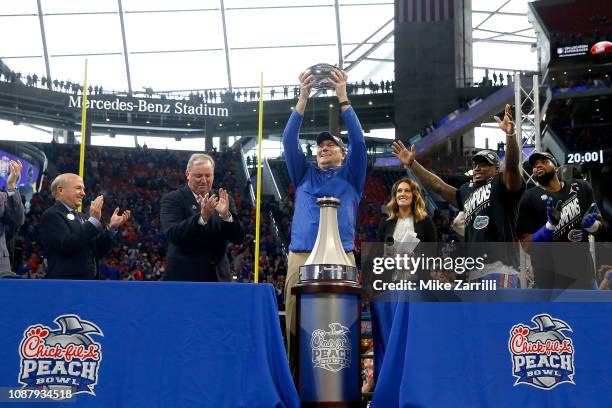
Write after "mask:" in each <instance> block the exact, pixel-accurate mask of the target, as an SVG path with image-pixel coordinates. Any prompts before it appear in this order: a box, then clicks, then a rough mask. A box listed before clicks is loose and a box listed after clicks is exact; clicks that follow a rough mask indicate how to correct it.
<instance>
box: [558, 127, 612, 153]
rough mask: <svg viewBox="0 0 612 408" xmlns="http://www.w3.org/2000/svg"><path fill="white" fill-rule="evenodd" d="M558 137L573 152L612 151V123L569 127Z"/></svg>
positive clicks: (560, 132) (559, 133) (561, 131)
mask: <svg viewBox="0 0 612 408" xmlns="http://www.w3.org/2000/svg"><path fill="white" fill-rule="evenodd" d="M557 135H558V136H559V137H561V139H562V140H563V142H564V143H565V145H566V146H567V147H568V148H569V149H570V150H571V151H587V150H599V149H604V150H605V149H612V137H610V135H612V123H604V124H601V125H583V126H575V127H567V128H563V129H560V130H559V131H558V132H557Z"/></svg>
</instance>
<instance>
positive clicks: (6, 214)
mask: <svg viewBox="0 0 612 408" xmlns="http://www.w3.org/2000/svg"><path fill="white" fill-rule="evenodd" d="M24 221H25V210H24V208H23V203H22V202H21V194H19V191H16V192H15V193H10V195H9V193H5V192H3V191H2V192H0V275H4V274H7V272H9V273H10V272H11V261H10V258H9V251H8V248H7V247H6V231H7V230H10V229H13V230H15V231H16V230H17V228H19V227H21V226H22V225H23V223H24Z"/></svg>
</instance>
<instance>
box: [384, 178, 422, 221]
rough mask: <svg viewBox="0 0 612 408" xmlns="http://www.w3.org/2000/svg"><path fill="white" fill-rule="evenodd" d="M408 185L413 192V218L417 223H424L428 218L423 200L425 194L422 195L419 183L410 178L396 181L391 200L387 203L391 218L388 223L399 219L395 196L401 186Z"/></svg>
mask: <svg viewBox="0 0 612 408" xmlns="http://www.w3.org/2000/svg"><path fill="white" fill-rule="evenodd" d="M402 183H406V184H408V185H409V186H410V190H411V191H412V205H411V207H412V216H413V217H414V220H415V221H416V222H419V221H423V220H424V219H425V217H427V210H426V209H425V200H423V194H421V188H420V187H419V185H418V184H417V183H415V182H414V181H413V180H412V179H410V178H408V177H404V178H403V179H400V180H398V181H396V182H395V183H394V184H393V187H391V199H390V200H389V202H388V203H387V210H388V211H389V217H388V218H387V221H390V220H393V219H395V218H397V215H398V213H399V206H398V205H397V200H396V199H395V195H396V194H397V189H398V187H399V185H400V184H402Z"/></svg>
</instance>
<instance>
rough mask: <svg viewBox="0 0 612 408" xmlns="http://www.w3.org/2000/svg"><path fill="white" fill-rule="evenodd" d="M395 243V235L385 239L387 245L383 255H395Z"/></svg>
mask: <svg viewBox="0 0 612 408" xmlns="http://www.w3.org/2000/svg"><path fill="white" fill-rule="evenodd" d="M394 244H395V240H394V239H393V236H392V235H389V236H388V237H387V239H385V247H384V250H383V256H390V255H393V253H394V252H395V251H394V248H393V245H394Z"/></svg>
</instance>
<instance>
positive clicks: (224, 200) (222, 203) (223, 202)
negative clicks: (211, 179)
mask: <svg viewBox="0 0 612 408" xmlns="http://www.w3.org/2000/svg"><path fill="white" fill-rule="evenodd" d="M215 210H216V211H217V212H218V213H219V215H220V216H221V218H227V217H229V216H230V212H229V195H228V194H227V191H225V190H224V189H222V188H220V189H219V202H218V203H217V206H216V207H215Z"/></svg>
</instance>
